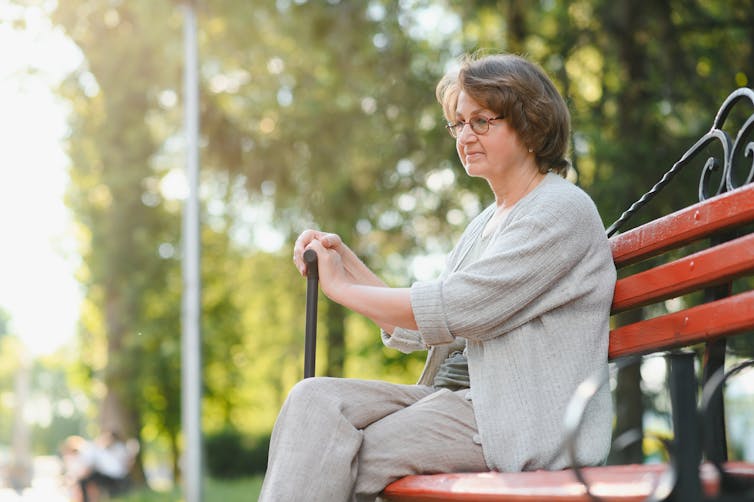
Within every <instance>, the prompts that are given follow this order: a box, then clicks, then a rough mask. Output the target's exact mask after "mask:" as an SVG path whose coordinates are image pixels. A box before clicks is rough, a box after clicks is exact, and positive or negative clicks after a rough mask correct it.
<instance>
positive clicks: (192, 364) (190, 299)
mask: <svg viewBox="0 0 754 502" xmlns="http://www.w3.org/2000/svg"><path fill="white" fill-rule="evenodd" d="M183 11H184V18H185V22H184V43H185V70H184V79H185V80H184V87H185V89H184V113H185V118H184V122H185V128H186V131H185V132H186V179H187V182H188V194H187V197H186V202H185V206H184V212H183V312H182V316H183V322H182V333H181V336H182V350H181V354H182V364H181V381H182V386H181V388H182V393H183V394H182V398H183V408H182V410H181V411H182V417H181V418H182V425H183V438H184V458H183V472H182V479H183V489H184V496H185V500H186V502H201V500H202V484H203V483H202V481H203V480H202V477H203V473H202V430H201V399H202V395H201V389H202V387H201V381H202V365H201V333H200V329H199V326H200V319H201V294H200V292H201V276H200V263H199V259H200V254H199V249H200V237H199V146H198V145H199V84H198V59H199V58H198V49H197V41H196V13H195V11H194V3H193V1H192V0H187V1H186V2H185V3H184V4H183Z"/></svg>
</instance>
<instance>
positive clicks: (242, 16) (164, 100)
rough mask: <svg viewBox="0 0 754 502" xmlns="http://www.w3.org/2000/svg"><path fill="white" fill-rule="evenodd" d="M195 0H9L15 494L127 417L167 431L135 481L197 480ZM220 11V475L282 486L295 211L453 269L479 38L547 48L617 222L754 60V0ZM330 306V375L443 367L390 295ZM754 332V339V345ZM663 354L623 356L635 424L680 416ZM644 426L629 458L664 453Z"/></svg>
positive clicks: (448, 1)
mask: <svg viewBox="0 0 754 502" xmlns="http://www.w3.org/2000/svg"><path fill="white" fill-rule="evenodd" d="M181 5H182V3H181V2H180V1H178V0H173V1H171V0H128V1H125V0H59V1H54V0H0V48H1V51H0V54H1V56H0V235H1V237H0V499H2V500H6V498H3V497H8V498H7V500H14V499H13V498H12V497H17V498H18V499H19V500H21V499H28V500H31V498H32V497H34V496H35V494H36V496H39V497H41V498H39V500H56V499H55V498H53V495H52V494H53V493H55V494H57V495H55V496H61V497H63V496H64V495H60V494H61V493H63V492H62V491H61V490H60V479H59V469H60V451H61V450H60V446H61V444H62V442H63V440H64V439H65V438H66V437H68V436H70V435H81V436H84V437H88V438H91V437H95V436H97V435H98V434H99V433H100V432H102V431H105V430H118V431H119V432H121V433H122V434H123V435H125V436H126V437H130V438H135V439H137V440H138V441H139V444H140V445H141V448H140V450H139V454H138V456H137V459H136V468H135V469H134V474H133V486H132V489H131V490H130V491H129V493H127V494H126V495H124V496H123V500H166V501H167V500H170V501H173V500H176V501H177V500H181V496H182V495H181V491H180V476H181V469H180V466H181V458H182V452H183V445H184V438H183V435H182V428H181V378H180V376H181V372H180V365H181V354H180V350H181V293H182V277H181V259H182V254H183V249H182V244H181V211H182V207H183V202H184V200H185V198H186V195H187V184H186V176H185V161H186V160H185V159H186V155H185V152H186V140H185V136H184V130H183V122H182V121H183V80H182V78H183V77H182V72H183V65H184V52H183V51H184V47H183V41H184V39H183V31H182V30H183V23H184V17H183V13H182V9H181ZM195 11H196V15H197V27H198V28H197V29H198V31H197V36H198V42H199V65H200V66H199V73H200V100H201V101H200V103H201V105H200V123H201V130H200V136H201V139H200V145H199V147H200V159H201V161H200V163H201V183H200V191H199V193H200V203H201V211H200V214H201V253H202V254H201V280H202V296H201V301H202V310H201V333H202V361H203V370H202V374H201V382H202V390H203V397H202V417H201V421H202V430H203V438H204V444H205V455H206V456H205V466H206V474H207V477H208V484H207V487H206V493H207V500H224V501H226V502H231V501H233V500H242V498H241V497H243V500H248V499H249V494H250V493H255V492H254V491H255V490H258V485H259V483H260V481H261V476H262V475H263V473H264V470H265V465H266V455H267V444H268V441H269V434H270V430H271V427H272V424H273V422H274V419H275V416H276V414H277V411H278V409H279V407H280V405H281V403H282V401H283V400H284V398H285V396H286V394H287V392H288V390H289V389H290V387H291V386H292V385H293V384H294V383H295V382H296V381H298V380H299V379H300V378H301V377H302V369H303V345H304V344H303V342H304V337H303V333H304V294H305V281H304V280H303V279H302V278H301V277H300V276H298V274H297V271H296V270H295V269H294V267H293V266H292V265H291V248H292V241H293V238H294V237H295V235H297V234H298V232H300V231H301V230H302V229H304V228H307V227H317V228H322V229H325V230H328V231H332V232H337V233H339V234H340V235H341V236H342V238H343V239H344V241H346V242H348V243H350V244H351V245H352V247H353V248H354V250H356V251H357V253H358V254H359V255H360V256H361V257H363V259H364V260H365V261H366V262H367V263H368V264H369V265H370V266H371V267H372V268H373V269H374V270H376V271H378V273H379V274H380V275H382V276H383V277H384V278H385V279H386V281H387V282H388V283H390V284H391V285H393V286H408V285H410V284H411V283H412V282H413V281H414V280H416V279H421V278H430V277H433V276H435V275H436V274H437V273H438V272H439V270H440V269H441V267H442V264H443V260H444V254H445V253H446V252H447V251H448V250H449V249H450V247H451V245H452V243H453V242H454V240H455V239H456V238H457V237H458V236H459V233H460V231H461V230H462V229H463V228H464V226H465V225H466V223H467V222H468V221H469V219H470V218H472V217H473V216H474V215H475V214H476V213H477V212H478V211H479V210H480V209H481V208H482V207H484V206H485V205H486V204H488V203H490V202H491V200H490V199H489V194H488V190H487V187H486V186H485V185H483V183H484V182H480V181H479V180H472V179H469V178H468V177H466V175H465V173H464V171H463V168H462V167H461V166H460V164H459V162H458V161H457V159H456V156H455V150H454V142H453V140H452V139H451V138H450V137H449V136H448V135H447V133H446V132H445V131H444V130H443V125H444V120H443V117H442V113H441V110H440V107H439V105H438V104H437V103H436V102H435V98H434V86H435V84H436V82H437V80H438V79H439V78H440V76H441V75H442V74H443V73H444V72H445V71H446V70H447V69H449V68H451V67H452V66H453V65H454V64H456V62H457V58H458V56H459V55H461V54H463V53H465V52H468V51H475V50H485V51H493V52H494V51H508V52H514V53H519V54H524V55H526V56H528V57H529V58H531V59H533V60H534V61H537V62H539V63H540V64H541V65H542V66H543V67H544V68H545V70H546V71H547V72H548V73H549V74H550V75H551V76H552V78H553V79H554V80H555V82H556V83H557V85H558V87H559V89H560V91H561V92H562V93H563V95H564V96H565V97H566V98H567V102H568V105H569V108H570V110H571V113H572V123H573V135H572V151H571V158H572V161H573V165H574V169H573V170H572V171H571V173H570V174H569V177H570V178H571V179H572V180H573V181H574V182H576V183H578V184H579V185H580V186H581V187H583V188H584V189H585V190H586V191H587V192H588V193H589V194H590V195H591V196H592V197H593V198H594V200H595V202H596V204H597V206H598V208H599V210H600V212H601V214H602V217H603V220H604V222H605V225H606V226H607V225H609V224H610V223H611V222H613V221H614V220H615V219H617V218H618V216H619V215H620V214H621V212H622V211H623V210H624V209H626V208H627V207H628V206H629V205H630V204H631V203H632V202H633V201H634V200H636V199H637V198H639V197H640V196H641V194H643V193H644V192H645V191H647V190H648V189H649V188H650V187H651V185H652V184H654V182H655V181H656V180H659V178H660V177H661V176H662V174H663V173H664V172H665V171H667V170H668V169H669V168H670V167H671V166H672V164H673V163H674V162H675V161H676V160H677V159H678V158H679V157H680V156H681V154H682V153H683V152H684V151H685V150H686V149H687V148H689V147H690V146H691V145H692V144H693V143H694V142H695V141H696V139H697V138H699V137H700V136H701V135H702V134H704V133H705V132H706V131H707V130H708V129H709V128H710V127H711V125H712V121H713V119H714V116H715V114H716V112H717V110H718V108H719V106H720V105H721V104H722V102H723V100H724V99H725V98H726V96H727V95H728V94H729V93H730V92H732V91H733V90H734V89H736V88H738V87H751V86H752V80H753V79H754V53H753V52H752V47H753V46H754V6H753V5H752V2H751V0H652V1H649V0H647V1H636V0H573V1H562V0H536V1H527V0H308V1H307V0H264V1H261V0H257V1H252V0H243V1H241V0H205V1H199V2H197V3H196V5H195ZM748 113H751V110H750V109H749V110H746V111H745V112H744V114H748ZM731 122H735V116H733V117H732V118H731ZM735 132H736V130H735V127H733V128H732V129H731V134H732V135H735ZM699 174H700V170H699V169H694V168H691V167H690V168H689V169H688V172H686V173H683V174H682V175H681V176H679V179H677V180H675V181H674V183H673V185H672V186H671V187H670V188H669V189H668V190H666V193H663V195H662V196H661V197H660V198H658V199H657V200H656V201H654V202H653V203H652V204H651V205H650V206H648V207H647V209H646V216H647V217H651V216H654V215H657V214H660V213H663V212H667V211H669V210H672V209H677V208H680V207H681V206H682V205H685V204H688V203H689V202H692V201H695V200H696V197H697V195H696V193H697V188H696V187H697V185H698V183H699ZM679 301H683V300H682V299H681V300H675V302H679ZM319 307H320V314H319V343H318V350H319V352H318V355H317V374H318V375H331V376H344V377H358V378H380V379H386V380H389V381H394V382H401V383H413V382H414V381H415V380H416V378H417V377H418V374H419V372H420V370H421V367H422V363H423V356H424V355H423V354H418V355H413V356H405V355H402V354H400V353H398V352H395V351H390V350H387V349H384V348H383V347H382V344H381V342H380V340H379V335H378V329H377V327H376V326H374V325H373V324H371V322H369V321H367V320H366V319H364V318H362V317H360V316H358V315H354V314H351V313H349V312H347V311H345V310H344V309H342V308H341V307H339V306H338V305H334V304H332V303H330V302H328V301H327V300H325V299H323V298H322V297H321V299H320V306H319ZM666 307H667V309H670V310H672V309H673V308H674V304H673V301H670V302H667V305H666ZM675 307H676V308H677V305H675ZM639 314H641V313H640V312H639V313H636V312H634V313H629V314H628V315H627V316H626V317H627V318H628V319H627V320H630V316H632V315H634V316H635V315H639ZM619 322H621V321H620V320H619ZM752 346H754V342H753V341H752V339H751V337H748V339H744V340H743V341H740V342H737V344H736V346H734V347H732V349H733V351H734V358H735V353H748V354H751V352H752ZM642 376H643V377H644V378H643V379H641V378H640V377H642ZM663 378H664V365H663V363H662V361H661V360H658V359H650V360H648V361H647V362H646V363H644V364H643V365H642V366H637V367H635V368H629V369H627V370H625V371H623V372H621V374H618V375H616V376H615V378H614V379H613V382H612V385H613V389H614V395H615V397H616V402H617V404H618V411H619V417H620V419H619V420H618V423H616V431H621V430H627V429H630V428H638V429H643V430H645V431H652V432H657V433H659V434H664V433H666V431H667V429H668V417H667V412H668V409H667V408H668V398H667V394H666V391H665V390H664V388H663V387H662V381H663ZM753 380H754V379H752V378H750V377H747V376H746V375H744V376H742V377H741V378H738V379H736V380H735V381H732V382H731V384H730V388H729V392H728V394H727V400H728V406H729V409H730V413H729V416H728V420H729V427H730V434H731V438H730V451H731V457H732V458H747V459H749V460H754V440H752V437H754V435H752V434H751V431H752V423H751V422H752V421H754V418H752V417H753V416H754V415H752V413H751V409H752V406H754V397H753V396H754V383H752V381H753ZM747 431H748V433H747ZM643 446H644V447H643V448H642V444H641V443H637V444H636V445H634V446H633V448H628V449H626V450H624V451H622V452H618V453H617V454H616V456H617V457H619V458H612V459H611V461H614V462H621V461H639V462H641V461H654V460H657V459H661V458H662V452H661V451H659V450H658V448H657V446H656V445H655V446H653V445H651V444H649V443H645V444H644V445H643ZM40 494H42V495H40ZM61 500H64V499H61ZM118 500H120V499H118Z"/></svg>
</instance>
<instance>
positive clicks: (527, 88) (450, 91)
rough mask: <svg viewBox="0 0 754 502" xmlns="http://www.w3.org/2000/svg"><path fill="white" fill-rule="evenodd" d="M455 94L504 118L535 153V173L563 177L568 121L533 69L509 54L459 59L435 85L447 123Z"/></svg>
mask: <svg viewBox="0 0 754 502" xmlns="http://www.w3.org/2000/svg"><path fill="white" fill-rule="evenodd" d="M461 91H464V92H465V93H466V94H467V95H468V96H469V97H471V98H472V99H473V100H474V101H476V102H477V103H479V104H480V105H482V106H484V107H485V108H488V109H489V110H491V111H493V112H495V113H496V114H498V115H502V116H503V117H505V119H506V120H507V121H508V124H509V125H510V126H511V127H512V128H513V130H515V131H516V133H517V134H518V136H519V138H520V139H521V141H522V142H523V143H524V145H526V147H527V148H530V149H531V150H532V151H533V152H534V153H535V155H536V158H537V165H538V166H539V170H540V171H541V172H543V173H546V172H547V171H554V172H556V173H558V174H560V175H561V176H565V175H566V172H567V171H568V167H569V166H570V162H569V161H568V159H566V157H565V155H566V152H567V150H568V140H569V137H568V133H569V129H570V122H571V117H570V114H569V112H568V107H567V106H566V104H565V101H564V100H563V97H562V96H561V95H560V93H559V92H558V90H557V89H556V88H555V85H554V84H553V83H552V81H551V80H550V78H549V77H548V76H547V75H546V74H545V72H544V71H543V70H542V69H541V68H540V67H539V66H537V65H536V64H534V63H532V62H530V61H528V60H526V59H524V58H522V57H520V56H515V55H512V54H494V55H487V56H481V57H475V56H464V58H463V59H462V60H461V67H460V69H458V70H454V71H452V72H449V73H447V74H446V75H445V76H444V77H443V78H442V79H441V80H440V82H439V83H438V84H437V89H436V95H437V100H438V101H439V102H440V104H441V105H442V107H443V112H444V113H445V118H446V119H447V120H448V121H449V122H453V121H455V119H456V105H457V102H458V95H459V94H460V93H461Z"/></svg>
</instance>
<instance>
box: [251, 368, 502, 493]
mask: <svg viewBox="0 0 754 502" xmlns="http://www.w3.org/2000/svg"><path fill="white" fill-rule="evenodd" d="M467 393H468V390H461V391H456V392H452V391H450V390H448V389H439V390H438V389H435V388H433V387H429V386H424V385H399V384H393V383H388V382H381V381H371V380H356V379H345V378H328V377H316V378H307V379H305V380H302V381H301V382H299V383H297V384H296V385H295V386H294V387H293V389H292V390H291V392H290V394H289V395H288V398H287V399H286V401H285V403H284V404H283V407H282V409H281V410H280V414H279V415H278V418H277V421H276V422H275V427H274V428H273V431H272V438H271V441H270V453H269V460H268V466H267V473H266V474H265V478H264V483H263V485H262V493H261V496H260V498H259V500H260V501H261V502H296V501H311V502H341V501H344V502H345V501H359V502H361V501H373V500H375V499H376V498H377V497H378V495H379V493H380V492H381V491H382V489H383V488H384V487H385V486H387V485H388V484H390V483H391V482H392V481H394V480H396V479H398V478H401V477H403V476H407V475H410V474H421V473H438V472H453V471H467V472H478V471H484V470H487V464H486V463H485V461H484V455H483V453H482V447H481V445H480V444H479V443H480V442H479V441H478V436H477V425H476V420H475V418H474V410H473V407H472V402H471V401H470V400H468V399H466V395H467Z"/></svg>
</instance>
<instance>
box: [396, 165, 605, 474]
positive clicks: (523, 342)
mask: <svg viewBox="0 0 754 502" xmlns="http://www.w3.org/2000/svg"><path fill="white" fill-rule="evenodd" d="M494 210H495V207H494V204H493V205H492V206H490V207H488V208H487V209H485V210H484V211H483V212H482V213H481V214H479V215H478V216H477V217H476V218H474V219H473V220H472V222H471V223H470V224H469V226H468V227H467V228H466V230H465V231H464V233H463V235H462V236H461V239H460V240H459V242H458V244H457V245H456V246H455V248H454V249H453V250H452V251H451V253H450V254H449V256H448V259H447V266H446V270H445V271H444V272H443V274H442V275H441V276H440V278H439V279H437V280H430V281H419V282H416V283H414V284H413V285H412V286H411V305H412V309H413V313H414V316H415V318H416V323H417V325H418V328H419V329H418V330H416V331H414V330H406V329H401V328H396V329H395V330H394V332H393V333H392V335H390V334H387V333H385V332H383V333H382V338H383V342H384V343H385V344H386V345H387V346H389V347H393V348H396V349H398V350H400V351H402V352H406V353H408V352H412V351H415V350H426V349H427V348H429V353H428V357H427V361H426V364H425V367H424V371H423V372H422V375H421V377H420V379H419V384H422V385H431V384H432V380H433V378H434V375H435V374H436V372H437V369H438V367H439V365H440V363H441V362H442V361H443V360H444V359H445V358H446V357H447V355H448V350H447V347H449V346H450V344H451V342H453V340H454V339H455V337H463V338H465V339H466V340H467V346H468V364H469V375H470V381H471V389H470V391H469V392H470V395H469V399H471V400H472V402H473V405H474V414H475V417H476V421H477V427H478V431H479V437H478V438H475V440H479V441H480V442H481V445H482V449H483V451H484V456H485V460H486V462H487V465H488V467H489V468H490V469H493V470H499V471H504V472H506V471H507V472H515V471H523V470H536V469H561V468H564V467H567V466H568V465H569V459H568V458H567V457H566V456H565V455H564V454H562V451H561V445H562V441H563V438H564V437H563V418H564V415H565V408H566V406H567V403H568V401H569V399H570V398H571V396H572V395H573V393H574V391H575V389H576V387H577V386H578V385H579V384H580V383H581V382H582V381H584V380H585V379H587V378H588V377H589V376H591V375H592V374H595V373H601V374H602V375H606V374H607V368H608V366H607V348H608V332H609V320H610V304H611V302H612V297H613V288H614V286H615V279H616V273H615V267H614V265H613V260H612V255H611V252H610V247H609V243H608V241H607V237H606V234H605V230H604V227H603V224H602V221H601V220H600V217H599V214H598V212H597V209H596V207H595V205H594V203H593V202H592V200H591V199H590V198H589V196H588V195H587V194H586V193H585V192H583V191H582V190H581V189H580V188H578V187H576V186H575V185H574V184H572V183H571V182H569V181H567V180H565V179H563V178H561V177H559V176H557V175H555V174H548V175H547V176H545V178H544V179H543V180H542V182H541V183H540V184H539V185H538V186H537V187H536V188H535V189H534V190H532V191H531V192H530V193H529V194H527V195H526V196H525V197H524V198H522V199H521V200H520V201H519V202H518V203H517V204H516V205H515V206H514V207H513V209H512V210H511V211H510V213H509V214H508V216H507V217H506V218H505V219H504V220H503V221H502V222H501V223H500V225H499V227H498V228H497V229H496V230H495V233H494V234H493V235H492V236H491V238H492V241H491V242H490V243H489V245H488V247H487V249H486V250H485V252H484V253H483V254H482V255H481V256H480V257H479V259H477V260H476V261H475V262H473V263H470V264H469V265H467V266H465V267H464V269H463V270H462V271H459V270H456V268H457V267H458V265H459V263H460V262H461V260H462V258H463V256H464V255H465V254H466V253H467V252H468V250H469V249H470V247H471V245H472V243H473V242H474V240H475V239H477V238H479V236H480V234H481V232H482V229H483V228H484V226H485V223H486V222H487V221H488V220H489V218H490V217H491V215H492V214H493V212H494ZM611 424H612V401H611V397H610V391H609V386H608V385H607V384H606V385H603V386H602V387H601V389H600V390H599V391H598V393H597V395H596V396H595V397H594V398H593V399H592V401H591V402H590V404H589V406H588V408H587V411H586V414H585V417H584V422H583V429H582V431H583V432H582V434H581V435H580V437H579V440H578V449H577V459H578V461H579V463H580V464H582V465H595V464H600V463H602V462H604V459H605V458H606V456H607V453H608V450H609V447H610V438H611Z"/></svg>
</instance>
